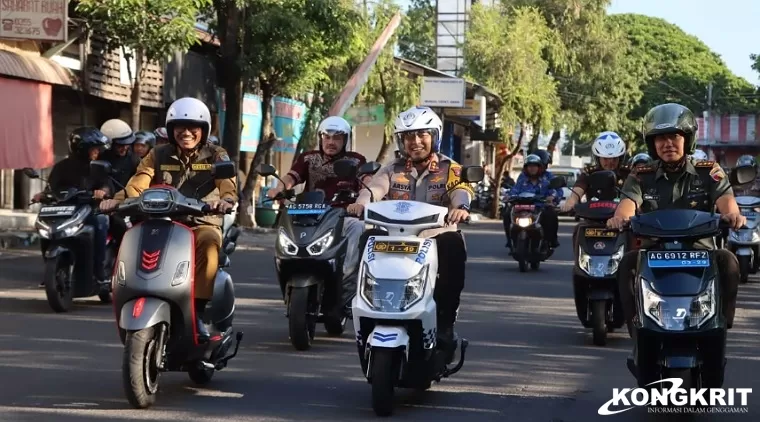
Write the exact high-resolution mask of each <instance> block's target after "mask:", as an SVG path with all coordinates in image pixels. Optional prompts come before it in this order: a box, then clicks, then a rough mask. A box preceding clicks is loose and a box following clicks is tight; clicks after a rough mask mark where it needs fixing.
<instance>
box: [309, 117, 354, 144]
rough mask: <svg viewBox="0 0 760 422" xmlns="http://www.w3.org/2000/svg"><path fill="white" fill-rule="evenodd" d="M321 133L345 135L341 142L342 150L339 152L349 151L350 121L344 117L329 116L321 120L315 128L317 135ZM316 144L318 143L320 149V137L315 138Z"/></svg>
mask: <svg viewBox="0 0 760 422" xmlns="http://www.w3.org/2000/svg"><path fill="white" fill-rule="evenodd" d="M323 133H325V134H327V135H335V134H342V135H346V142H344V143H343V150H342V151H341V152H346V151H351V148H352V145H351V123H348V121H347V120H346V119H344V118H342V117H340V116H330V117H328V118H326V119H324V120H322V122H320V123H319V127H318V128H317V136H321V135H322V134H323ZM317 145H319V151H322V140H321V139H317Z"/></svg>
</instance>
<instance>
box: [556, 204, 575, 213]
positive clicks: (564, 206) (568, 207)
mask: <svg viewBox="0 0 760 422" xmlns="http://www.w3.org/2000/svg"><path fill="white" fill-rule="evenodd" d="M571 209H573V205H572V204H570V203H569V201H565V203H564V204H562V206H561V207H559V210H560V211H561V212H568V211H570V210H571Z"/></svg>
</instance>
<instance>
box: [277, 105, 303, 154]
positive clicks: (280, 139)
mask: <svg viewBox="0 0 760 422" xmlns="http://www.w3.org/2000/svg"><path fill="white" fill-rule="evenodd" d="M272 102H273V103H274V110H273V113H272V116H273V121H274V132H275V134H277V141H276V142H275V144H274V145H273V146H272V150H273V151H275V152H288V153H291V154H292V153H295V152H296V147H298V140H299V139H301V133H302V132H303V127H304V124H305V123H306V104H304V103H302V102H300V101H296V100H291V99H290V98H282V97H275V98H274V100H273V101H272Z"/></svg>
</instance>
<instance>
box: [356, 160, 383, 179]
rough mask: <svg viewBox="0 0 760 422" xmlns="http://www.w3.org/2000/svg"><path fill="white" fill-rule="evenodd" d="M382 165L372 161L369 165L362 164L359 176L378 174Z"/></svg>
mask: <svg viewBox="0 0 760 422" xmlns="http://www.w3.org/2000/svg"><path fill="white" fill-rule="evenodd" d="M380 167H381V166H380V163H378V162H377V161H370V162H367V163H364V164H362V166H361V167H359V173H358V175H359V176H367V175H370V174H371V175H374V174H375V173H377V171H378V170H380Z"/></svg>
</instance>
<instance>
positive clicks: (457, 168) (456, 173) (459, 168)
mask: <svg viewBox="0 0 760 422" xmlns="http://www.w3.org/2000/svg"><path fill="white" fill-rule="evenodd" d="M451 172H452V173H454V176H456V177H462V166H458V165H452V166H451Z"/></svg>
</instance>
